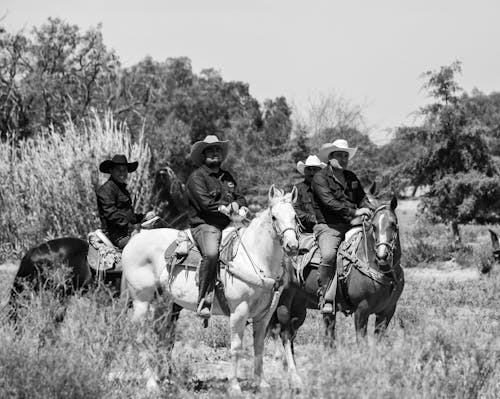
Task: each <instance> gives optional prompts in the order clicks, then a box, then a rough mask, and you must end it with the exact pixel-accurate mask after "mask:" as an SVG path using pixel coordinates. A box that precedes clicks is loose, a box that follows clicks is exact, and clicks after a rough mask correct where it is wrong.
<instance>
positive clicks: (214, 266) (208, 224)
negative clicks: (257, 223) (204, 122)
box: [186, 135, 248, 319]
mask: <svg viewBox="0 0 500 399" xmlns="http://www.w3.org/2000/svg"><path fill="white" fill-rule="evenodd" d="M227 152H228V141H220V140H219V139H218V138H217V136H213V135H209V136H207V137H205V139H204V140H203V141H197V142H196V143H194V144H193V146H192V147H191V154H190V157H191V161H192V162H193V163H194V164H195V165H196V166H197V167H198V168H197V169H196V170H194V171H193V173H191V175H190V176H189V178H188V180H187V183H186V187H187V195H188V199H189V219H190V220H189V224H190V226H191V233H192V235H193V238H194V240H195V241H196V244H197V245H198V248H199V250H200V252H201V254H202V257H203V258H202V261H201V265H200V271H199V293H198V309H197V313H198V316H200V317H202V318H205V319H207V318H209V317H210V308H211V305H212V291H213V288H214V282H215V278H216V276H217V271H218V263H219V244H220V240H221V236H222V230H223V229H224V228H225V227H227V225H228V224H229V223H230V222H231V219H230V218H229V216H230V214H231V213H233V212H239V214H240V215H242V216H243V214H246V212H248V208H246V201H245V198H244V197H243V195H241V194H240V193H239V191H238V188H237V185H236V181H235V179H234V178H233V176H231V174H230V173H229V172H227V171H225V170H223V169H221V167H220V166H221V164H222V162H223V161H224V159H225V158H226V156H227Z"/></svg>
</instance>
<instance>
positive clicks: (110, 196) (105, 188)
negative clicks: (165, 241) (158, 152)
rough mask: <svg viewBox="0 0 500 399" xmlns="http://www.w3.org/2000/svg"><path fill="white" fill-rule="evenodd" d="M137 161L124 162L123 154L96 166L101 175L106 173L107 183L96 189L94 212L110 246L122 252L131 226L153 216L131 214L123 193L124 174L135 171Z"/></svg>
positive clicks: (126, 193) (126, 176)
mask: <svg viewBox="0 0 500 399" xmlns="http://www.w3.org/2000/svg"><path fill="white" fill-rule="evenodd" d="M137 166H138V162H137V161H136V162H128V161H127V157H126V156H125V155H115V156H114V157H113V158H112V159H107V160H105V161H103V162H101V164H100V165H99V170H100V171H101V172H102V173H109V174H110V175H111V176H110V177H109V179H108V181H107V182H106V183H104V184H103V185H102V186H101V187H99V188H98V189H97V192H96V194H97V209H98V211H99V218H100V219H101V225H102V230H103V231H104V233H105V234H106V235H107V236H108V238H109V239H110V240H111V242H112V243H113V245H115V246H116V247H117V248H119V249H122V248H123V247H125V245H126V244H127V242H128V240H130V236H131V233H132V231H133V229H134V225H135V224H137V223H140V222H142V221H143V219H144V220H149V219H152V218H153V217H154V216H155V214H154V212H152V211H150V212H148V213H147V214H146V215H143V214H142V213H135V212H134V209H133V206H132V198H131V197H130V193H129V192H128V190H127V178H128V174H129V173H132V172H135V170H136V169H137Z"/></svg>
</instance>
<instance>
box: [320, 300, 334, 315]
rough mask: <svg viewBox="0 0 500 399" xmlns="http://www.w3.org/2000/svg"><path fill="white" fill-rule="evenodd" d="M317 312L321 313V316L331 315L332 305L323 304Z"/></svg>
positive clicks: (328, 303)
mask: <svg viewBox="0 0 500 399" xmlns="http://www.w3.org/2000/svg"><path fill="white" fill-rule="evenodd" d="M319 311H320V312H321V314H332V313H333V304H332V303H330V302H325V303H324V304H323V306H322V307H321V309H320V310H319Z"/></svg>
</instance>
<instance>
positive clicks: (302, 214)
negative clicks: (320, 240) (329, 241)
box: [293, 155, 326, 233]
mask: <svg viewBox="0 0 500 399" xmlns="http://www.w3.org/2000/svg"><path fill="white" fill-rule="evenodd" d="M325 166H326V164H325V163H323V162H321V161H320V160H319V158H318V157H317V156H316V155H309V156H308V157H307V159H306V162H302V161H299V162H297V170H298V172H299V173H300V174H301V175H303V176H304V181H302V182H300V183H299V184H297V185H296V186H295V187H297V201H296V202H295V204H293V207H294V208H295V213H296V214H297V217H298V218H299V220H300V223H301V225H302V227H303V229H302V231H303V232H304V233H312V232H313V227H314V225H315V224H316V223H317V220H316V211H315V210H314V193H313V190H312V187H311V183H312V179H313V176H314V175H315V174H316V172H319V171H320V170H321V169H323V168H324V167H325Z"/></svg>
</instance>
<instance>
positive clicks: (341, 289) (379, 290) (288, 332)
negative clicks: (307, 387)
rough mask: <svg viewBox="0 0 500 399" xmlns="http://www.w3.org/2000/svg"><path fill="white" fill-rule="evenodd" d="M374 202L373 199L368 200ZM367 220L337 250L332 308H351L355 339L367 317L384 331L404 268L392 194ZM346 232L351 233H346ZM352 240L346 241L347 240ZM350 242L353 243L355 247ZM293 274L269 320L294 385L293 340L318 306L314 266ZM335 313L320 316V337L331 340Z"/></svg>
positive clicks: (378, 330) (364, 327) (296, 377)
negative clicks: (323, 331)
mask: <svg viewBox="0 0 500 399" xmlns="http://www.w3.org/2000/svg"><path fill="white" fill-rule="evenodd" d="M373 201H375V200H373ZM375 202H376V205H377V206H376V209H375V211H374V213H373V215H372V217H371V219H370V220H366V221H364V222H363V224H362V227H361V228H359V227H358V233H355V234H353V235H352V230H351V234H350V233H348V234H347V235H346V243H348V242H351V243H353V242H354V244H352V246H351V248H352V251H351V249H349V248H347V245H346V244H344V245H342V246H341V248H340V249H339V255H338V257H337V259H338V262H337V264H338V273H339V278H338V284H337V293H336V303H337V306H336V308H337V309H336V311H337V310H340V311H342V312H344V313H345V314H351V313H354V325H355V329H356V340H357V342H358V343H360V340H361V339H362V338H363V337H365V336H366V332H367V324H368V317H369V315H370V314H375V315H376V321H375V334H377V335H380V334H381V333H383V332H384V331H385V329H386V328H387V326H388V324H389V322H390V321H391V318H392V316H393V315H394V311H395V310H396V303H397V301H398V299H399V297H400V296H401V293H402V291H403V286H404V276H403V270H402V268H401V266H400V259H401V245H400V241H399V228H398V220H397V217H396V213H395V209H396V206H397V199H396V198H395V197H393V199H392V200H391V202H390V203H387V204H382V205H380V204H379V203H378V202H377V201H375ZM349 237H350V238H349ZM349 239H351V241H349ZM355 241H357V242H358V245H357V246H356V243H355ZM300 280H301V281H299V279H298V278H297V276H295V277H294V279H293V281H291V282H290V283H289V285H288V287H287V288H285V290H284V292H283V294H282V295H281V298H280V302H279V304H278V308H277V310H276V312H275V314H274V316H273V319H272V320H271V323H270V324H269V329H270V330H271V331H275V332H276V331H278V330H279V334H280V337H281V340H282V343H283V346H284V350H285V362H286V364H287V366H288V370H289V373H290V377H291V383H292V386H293V387H294V388H300V387H301V386H302V381H301V379H300V377H299V375H298V374H297V371H296V365H295V359H294V350H293V340H294V338H295V335H296V332H297V330H298V328H300V326H301V325H302V324H303V323H304V320H305V318H306V310H307V309H318V300H317V291H318V268H317V265H312V264H309V265H308V266H307V267H306V268H305V269H304V272H303V278H302V279H300ZM335 320H336V314H335V313H334V314H330V315H324V322H325V327H326V335H325V341H326V343H327V344H330V345H331V344H333V341H334V338H335Z"/></svg>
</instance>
